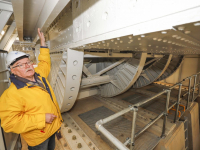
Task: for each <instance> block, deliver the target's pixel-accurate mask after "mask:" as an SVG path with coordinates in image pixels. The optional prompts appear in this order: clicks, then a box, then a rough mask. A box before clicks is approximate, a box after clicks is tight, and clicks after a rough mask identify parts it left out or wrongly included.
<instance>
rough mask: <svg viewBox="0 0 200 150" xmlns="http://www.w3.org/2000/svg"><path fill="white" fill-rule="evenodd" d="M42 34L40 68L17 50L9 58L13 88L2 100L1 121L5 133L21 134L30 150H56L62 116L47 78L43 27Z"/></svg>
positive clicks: (47, 59)
mask: <svg viewBox="0 0 200 150" xmlns="http://www.w3.org/2000/svg"><path fill="white" fill-rule="evenodd" d="M38 35H39V37H40V42H41V47H40V55H39V63H38V67H36V68H35V69H34V68H33V65H32V61H30V60H29V58H28V57H29V55H28V54H25V53H23V52H17V51H13V52H10V53H9V54H8V56H7V66H8V68H9V69H10V70H11V73H12V74H11V75H10V80H11V85H10V87H9V88H8V89H7V90H5V91H4V93H3V94H2V96H1V97H0V119H1V126H2V127H3V129H4V131H5V132H14V133H18V134H21V136H22V137H23V138H24V139H25V141H26V142H27V144H28V145H29V147H28V148H29V150H54V148H55V133H56V131H58V130H59V128H60V126H61V122H62V117H61V114H60V109H59V106H58V103H57V101H56V97H55V95H54V92H53V90H52V88H51V86H50V84H49V82H48V81H47V79H46V78H47V77H48V74H49V72H50V66H51V61H50V55H49V49H48V48H47V47H46V45H45V38H44V35H43V33H42V32H40V29H39V28H38Z"/></svg>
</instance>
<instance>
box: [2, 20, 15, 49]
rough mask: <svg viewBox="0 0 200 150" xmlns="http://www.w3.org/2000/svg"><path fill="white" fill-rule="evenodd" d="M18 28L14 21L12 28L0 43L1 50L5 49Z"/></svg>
mask: <svg viewBox="0 0 200 150" xmlns="http://www.w3.org/2000/svg"><path fill="white" fill-rule="evenodd" d="M15 28H16V23H15V22H14V21H13V22H12V24H11V26H10V27H9V29H8V31H7V32H6V33H5V36H4V38H3V39H2V41H1V43H0V49H4V48H5V46H6V44H7V42H8V41H9V39H10V37H11V36H12V34H13V32H14V30H15Z"/></svg>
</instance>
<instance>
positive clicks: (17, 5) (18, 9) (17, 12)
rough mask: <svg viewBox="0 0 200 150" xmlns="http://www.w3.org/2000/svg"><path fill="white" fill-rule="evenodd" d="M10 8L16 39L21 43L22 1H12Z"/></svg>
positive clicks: (22, 25)
mask: <svg viewBox="0 0 200 150" xmlns="http://www.w3.org/2000/svg"><path fill="white" fill-rule="evenodd" d="M12 7H13V12H14V16H15V22H16V26H17V32H18V37H19V40H20V41H23V32H24V31H23V29H24V24H23V20H24V0H12Z"/></svg>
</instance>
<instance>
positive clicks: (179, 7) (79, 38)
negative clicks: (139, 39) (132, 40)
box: [69, 0, 200, 47]
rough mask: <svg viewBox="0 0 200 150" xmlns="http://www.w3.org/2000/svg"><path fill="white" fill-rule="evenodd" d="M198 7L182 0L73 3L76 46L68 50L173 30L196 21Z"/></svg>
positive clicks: (198, 3)
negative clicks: (122, 37)
mask: <svg viewBox="0 0 200 150" xmlns="http://www.w3.org/2000/svg"><path fill="white" fill-rule="evenodd" d="M77 3H78V4H77ZM199 5H200V2H199V1H198V0H192V2H189V1H187V0H183V1H181V3H180V1H179V0H175V1H174V0H173V1H172V0H170V1H165V0H159V1H158V0H154V1H148V0H144V1H135V0H134V1H130V0H109V1H107V0H101V1H86V0H83V1H76V0H73V1H72V9H73V34H74V40H75V42H76V43H72V44H70V45H69V47H77V46H81V45H84V44H88V43H94V42H98V41H103V40H107V39H112V38H117V37H121V36H126V35H130V34H131V33H132V34H133V35H140V34H145V33H150V32H155V31H162V30H166V29H172V28H173V26H176V25H180V24H185V23H188V22H195V21H199V17H198V15H197V14H199V12H200V7H199ZM76 7H77V8H76ZM169 8H170V9H169ZM144 10H145V13H144ZM130 18H132V19H130ZM99 26H101V28H99ZM130 31H131V33H130Z"/></svg>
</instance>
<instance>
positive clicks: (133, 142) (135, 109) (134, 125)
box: [130, 106, 138, 150]
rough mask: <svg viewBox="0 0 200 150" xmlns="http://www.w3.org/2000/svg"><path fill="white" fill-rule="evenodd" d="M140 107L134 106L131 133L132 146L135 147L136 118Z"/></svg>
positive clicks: (131, 149)
mask: <svg viewBox="0 0 200 150" xmlns="http://www.w3.org/2000/svg"><path fill="white" fill-rule="evenodd" d="M137 111H138V107H136V106H134V108H133V122H132V133H131V148H130V150H133V149H134V146H135V128H136V118H137Z"/></svg>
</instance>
